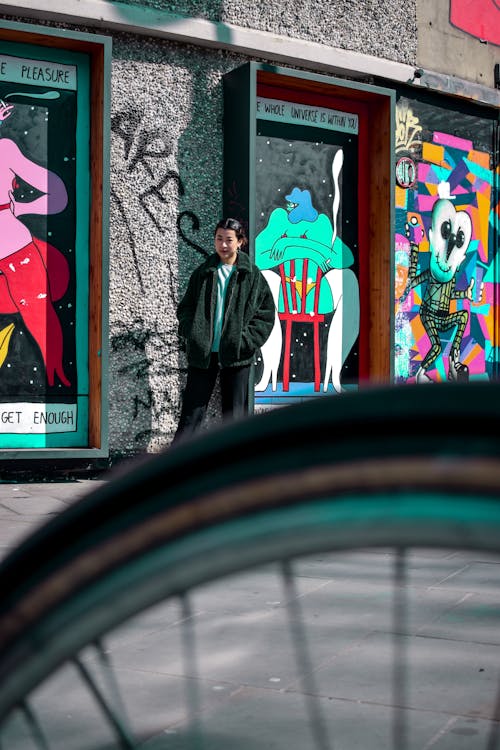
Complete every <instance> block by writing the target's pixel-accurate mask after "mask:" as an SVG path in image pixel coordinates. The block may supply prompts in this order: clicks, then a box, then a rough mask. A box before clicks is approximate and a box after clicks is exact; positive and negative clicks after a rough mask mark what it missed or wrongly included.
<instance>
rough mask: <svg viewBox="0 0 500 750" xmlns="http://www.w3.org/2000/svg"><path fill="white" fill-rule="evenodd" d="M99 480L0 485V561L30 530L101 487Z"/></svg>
mask: <svg viewBox="0 0 500 750" xmlns="http://www.w3.org/2000/svg"><path fill="white" fill-rule="evenodd" d="M104 481H105V480H103V479H77V480H71V481H70V480H68V481H54V482H33V483H22V484H20V483H17V482H1V483H0V558H3V557H5V555H7V554H8V552H9V550H10V549H12V548H13V547H14V546H15V545H16V544H18V543H19V542H20V541H21V540H22V539H23V538H24V537H25V536H27V535H28V534H29V533H30V532H31V531H32V530H33V529H34V528H36V527H37V526H39V525H40V524H43V523H44V522H45V521H47V520H48V519H49V518H51V517H52V516H53V515H55V514H57V513H59V512H60V511H62V510H64V508H65V507H67V506H68V505H69V504H71V503H73V502H74V501H75V500H77V499H78V498H80V497H82V495H85V494H86V493H87V492H91V491H92V489H93V488H95V487H97V486H98V485H99V484H102V483H103V482H104Z"/></svg>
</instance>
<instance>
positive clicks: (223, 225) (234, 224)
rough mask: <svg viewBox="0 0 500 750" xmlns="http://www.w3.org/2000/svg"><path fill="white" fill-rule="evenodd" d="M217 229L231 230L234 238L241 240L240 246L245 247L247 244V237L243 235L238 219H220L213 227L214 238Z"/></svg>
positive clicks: (243, 231)
mask: <svg viewBox="0 0 500 750" xmlns="http://www.w3.org/2000/svg"><path fill="white" fill-rule="evenodd" d="M218 229H232V230H233V231H234V233H235V234H236V237H237V238H238V239H239V240H241V246H242V247H245V245H246V244H247V243H248V240H247V236H246V234H245V230H244V229H243V227H242V225H241V224H240V222H239V221H238V219H231V218H227V219H221V220H220V221H219V223H218V224H217V226H216V227H215V232H214V236H215V235H216V234H217V230H218Z"/></svg>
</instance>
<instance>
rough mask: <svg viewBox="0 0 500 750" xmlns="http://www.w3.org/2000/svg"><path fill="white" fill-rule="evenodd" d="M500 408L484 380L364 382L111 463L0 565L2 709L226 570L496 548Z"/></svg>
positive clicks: (497, 392) (499, 394)
mask: <svg viewBox="0 0 500 750" xmlns="http://www.w3.org/2000/svg"><path fill="white" fill-rule="evenodd" d="M499 416H500V388H499V387H498V386H496V385H492V384H488V385H483V384H481V385H478V384H470V385H468V386H459V385H457V386H449V385H445V386H443V387H440V386H437V387H436V388H432V389H421V388H418V389H414V388H411V387H405V388H398V389H395V388H388V389H367V390H366V391H364V392H363V393H359V394H355V395H346V396H342V397H340V398H339V397H332V398H331V399H324V400H321V401H314V402H311V403H308V404H303V405H300V406H297V407H290V408H287V409H286V410H285V409H283V410H278V411H276V412H273V413H271V414H267V415H263V416H258V417H254V418H251V419H248V420H245V421H242V422H240V423H234V424H231V425H228V426H224V427H222V428H220V429H218V430H214V431H212V432H211V433H210V434H209V435H205V436H200V437H199V438H197V439H196V440H193V441H191V442H189V443H186V444H184V445H183V444H180V445H178V446H177V447H175V448H174V449H171V450H169V451H167V452H165V453H164V454H162V455H159V456H154V457H150V458H148V459H147V460H145V461H143V462H140V463H139V464H138V465H137V466H134V467H132V468H131V470H127V471H126V472H124V473H123V474H120V475H117V476H116V477H115V478H114V479H112V480H111V481H110V482H109V483H108V484H107V485H105V486H103V487H102V488H100V489H99V490H97V491H96V492H94V493H92V494H91V495H89V496H88V497H86V498H83V499H82V500H81V501H79V502H78V503H76V504H75V505H74V506H72V507H71V508H69V509H68V510H67V511H65V512H64V513H62V514H61V515H60V516H59V517H57V518H55V519H53V520H52V521H51V522H49V523H48V524H47V525H46V526H45V527H43V528H41V529H40V530H38V531H37V532H36V533H35V534H34V535H33V536H32V537H31V538H30V539H28V540H27V541H26V542H25V543H24V544H22V545H21V546H20V547H19V548H18V549H17V550H16V551H15V552H14V553H13V554H11V555H10V556H9V558H8V559H7V560H6V561H5V562H4V564H3V565H2V566H1V568H0V590H2V592H3V598H2V607H1V611H0V642H1V644H2V645H1V647H0V683H1V684H2V688H1V690H0V718H3V717H5V716H6V715H7V714H8V712H9V711H10V710H11V709H12V708H13V707H14V706H16V705H17V704H19V702H20V701H21V700H23V698H24V697H25V695H26V694H28V693H29V692H30V691H31V690H33V689H34V687H36V686H37V685H38V684H39V683H40V682H41V681H42V680H43V679H44V678H45V677H47V675H49V674H50V673H51V672H52V671H53V670H54V669H56V668H57V667H58V666H59V665H60V664H61V663H62V662H63V661H64V660H65V659H67V658H69V657H70V656H71V655H73V654H74V653H76V652H78V651H79V650H80V649H81V648H82V647H83V646H84V645H85V644H87V643H89V642H93V641H94V640H95V639H96V638H99V637H100V636H101V635H102V634H103V633H105V632H107V631H108V630H109V629H111V628H112V627H115V626H116V625H117V624H119V623H120V622H122V621H124V620H125V619H127V618H128V617H131V616H132V615H133V614H135V613H137V612H139V611H141V610H142V609H144V608H145V607H148V606H150V605H151V604H154V603H156V602H158V601H160V600H161V599H163V598H165V597H168V596H173V595H179V594H182V593H183V592H184V591H186V590H189V589H190V588H191V587H193V586H196V585H198V584H200V583H202V582H206V581H209V580H213V579H215V578H218V577H220V576H222V575H225V574H227V573H230V572H235V571H237V570H242V569H245V568H248V567H251V566H253V565H257V564H260V563H265V562H271V561H274V560H287V559H290V558H293V557H294V556H296V555H299V554H306V553H310V552H313V551H318V550H322V551H323V550H324V551H326V550H335V549H346V548H355V547H367V546H369V547H375V546H388V545H393V546H397V547H401V548H403V547H407V546H416V547H418V546H425V547H432V546H445V547H450V548H466V549H467V548H468V549H480V550H484V551H490V552H498V551H499V547H500V543H499V540H500V535H499V531H500V502H499V499H498V497H499V491H500V462H499V461H498V455H499V448H500V439H499V437H498V434H497V432H498V430H497V425H498V417H499ZM401 424H403V425H410V424H411V434H409V435H408V436H407V439H406V440H404V441H402V440H401V438H400V436H399V433H398V430H397V428H398V426H399V427H401ZM458 426H460V427H461V428H462V430H458ZM464 426H466V427H467V436H468V440H467V441H464V439H463V429H464ZM297 435H300V440H298V439H297ZM225 455H227V456H230V457H231V461H230V463H229V464H228V463H221V462H220V457H221V456H225ZM193 462H194V463H195V466H196V473H194V472H193V470H192V467H193ZM256 466H258V473H256ZM134 493H136V494H134ZM111 604H112V606H110V605H111ZM56 636H57V637H56Z"/></svg>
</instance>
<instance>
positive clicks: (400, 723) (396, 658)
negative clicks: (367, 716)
mask: <svg viewBox="0 0 500 750" xmlns="http://www.w3.org/2000/svg"><path fill="white" fill-rule="evenodd" d="M406 615H407V601H406V549H402V548H398V549H397V551H396V556H395V560H394V605H393V677H392V685H393V695H392V705H393V707H394V708H393V710H394V720H393V748H394V750H406V748H407V746H408V745H407V739H408V737H407V734H408V727H407V721H406V706H407V671H408V670H407V649H406V635H407V628H406V625H407V622H406Z"/></svg>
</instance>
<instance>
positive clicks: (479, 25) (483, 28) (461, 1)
mask: <svg viewBox="0 0 500 750" xmlns="http://www.w3.org/2000/svg"><path fill="white" fill-rule="evenodd" d="M450 23H451V24H452V25H453V26H456V27H457V28H459V29H462V31H466V32H467V33H468V34H472V36H475V37H477V38H478V39H481V40H482V41H485V42H490V44H497V45H500V0H450Z"/></svg>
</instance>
